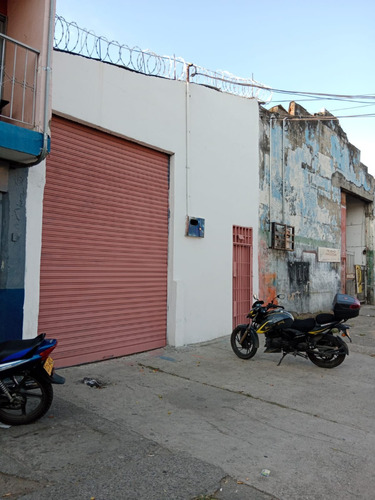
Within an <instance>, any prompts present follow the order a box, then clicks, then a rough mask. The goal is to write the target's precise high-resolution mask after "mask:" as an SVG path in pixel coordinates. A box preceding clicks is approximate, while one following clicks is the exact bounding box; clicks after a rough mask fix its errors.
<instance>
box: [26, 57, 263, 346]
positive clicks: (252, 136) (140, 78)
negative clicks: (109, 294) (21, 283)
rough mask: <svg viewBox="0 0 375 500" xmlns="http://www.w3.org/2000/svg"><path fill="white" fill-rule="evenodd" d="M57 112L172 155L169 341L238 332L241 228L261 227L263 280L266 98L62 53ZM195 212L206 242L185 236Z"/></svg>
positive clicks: (56, 75)
mask: <svg viewBox="0 0 375 500" xmlns="http://www.w3.org/2000/svg"><path fill="white" fill-rule="evenodd" d="M52 108H53V111H54V112H55V113H57V114H59V115H61V116H64V117H67V118H70V119H72V120H75V121H78V122H81V123H84V124H87V125H91V126H93V127H96V128H99V129H102V130H105V131H107V132H111V133H114V134H116V135H119V136H121V137H124V138H127V139H130V140H133V141H137V142H140V143H142V144H145V145H148V146H150V147H153V148H156V149H160V150H162V151H165V152H168V153H170V154H171V184H170V212H171V219H170V235H169V265H168V273H169V277H168V332H167V335H168V342H169V343H170V344H172V345H183V344H188V343H194V342H199V341H204V340H209V339H212V338H216V337H219V336H221V335H225V334H228V333H230V331H231V326H232V226H233V225H242V226H248V227H253V228H254V265H253V268H254V278H253V285H254V289H255V290H254V291H257V283H258V271H257V269H258V266H257V262H258V254H257V245H258V242H257V233H258V205H259V201H258V185H259V181H258V172H259V159H258V158H259V154H258V136H259V130H258V126H259V125H258V104H257V102H256V101H255V100H251V99H245V98H241V97H236V96H232V95H229V94H224V93H221V92H218V91H215V90H212V89H209V88H206V87H203V86H198V85H191V84H190V85H188V84H186V83H185V82H177V81H171V80H166V79H162V78H156V77H148V76H144V75H140V74H137V73H134V72H130V71H127V70H124V69H122V68H118V67H115V66H112V65H109V64H104V63H100V62H98V61H93V60H89V59H85V58H83V57H80V56H74V55H70V54H67V53H62V52H54V61H53V96H52ZM51 148H52V150H53V137H52V143H51ZM187 212H188V214H189V215H191V216H195V217H203V218H205V220H206V234H205V238H203V239H198V238H187V237H185V218H186V215H187ZM36 239H37V238H36ZM145 307H146V305H145ZM150 321H151V322H152V318H150Z"/></svg>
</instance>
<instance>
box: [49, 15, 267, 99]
mask: <svg viewBox="0 0 375 500" xmlns="http://www.w3.org/2000/svg"><path fill="white" fill-rule="evenodd" d="M54 48H55V49H58V50H61V51H64V52H70V53H74V54H79V55H82V56H85V57H88V58H90V59H97V60H99V61H103V62H108V63H111V64H115V65H118V66H123V67H125V68H128V69H131V70H133V71H137V72H138V73H142V74H145V75H151V76H159V77H162V78H168V79H171V80H182V81H190V82H192V83H197V84H200V85H206V86H210V87H214V88H215V89H218V90H221V91H222V92H228V93H231V94H235V95H240V96H242V97H248V98H254V99H257V100H259V101H262V102H269V101H270V100H271V98H272V92H271V90H270V89H269V88H268V87H267V86H265V85H262V84H261V83H259V82H256V81H255V80H253V79H252V78H250V79H245V78H239V77H236V76H234V75H231V74H230V73H228V72H226V71H211V70H207V69H205V68H202V67H200V66H196V65H195V64H191V63H187V62H186V61H184V60H183V59H182V58H180V57H175V56H173V57H170V56H159V55H158V54H155V53H154V52H152V51H150V50H142V49H140V48H139V47H129V46H128V45H124V44H120V43H119V42H117V41H113V40H112V41H110V40H108V39H107V38H105V37H103V36H97V35H95V33H94V32H92V31H88V30H86V29H83V28H80V27H79V26H78V25H77V24H76V23H74V22H68V21H66V20H65V19H64V18H63V17H61V16H56V18H55V39H54Z"/></svg>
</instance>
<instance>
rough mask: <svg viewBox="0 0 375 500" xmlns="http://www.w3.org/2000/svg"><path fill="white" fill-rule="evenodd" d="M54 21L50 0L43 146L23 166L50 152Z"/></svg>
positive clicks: (51, 1)
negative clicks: (49, 123)
mask: <svg viewBox="0 0 375 500" xmlns="http://www.w3.org/2000/svg"><path fill="white" fill-rule="evenodd" d="M54 22H55V9H54V0H50V5H49V20H48V38H47V57H46V66H45V68H44V70H45V72H46V78H45V88H44V115H43V146H42V149H41V150H40V153H39V155H38V156H37V159H36V160H35V161H34V162H32V163H28V164H27V165H25V164H18V165H19V166H22V167H25V166H27V167H33V166H34V165H38V163H40V162H42V161H43V160H45V158H46V157H47V154H48V121H49V106H48V104H49V94H50V89H51V73H52V67H51V64H52V50H53V31H54Z"/></svg>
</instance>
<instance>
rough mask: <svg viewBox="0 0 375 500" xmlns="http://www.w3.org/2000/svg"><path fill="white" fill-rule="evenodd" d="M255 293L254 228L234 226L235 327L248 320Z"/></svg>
mask: <svg viewBox="0 0 375 500" xmlns="http://www.w3.org/2000/svg"><path fill="white" fill-rule="evenodd" d="M252 295H253V230H252V228H251V227H241V226H233V328H234V327H235V326H236V325H238V324H241V323H245V322H246V315H247V313H248V312H249V310H250V307H251V304H252Z"/></svg>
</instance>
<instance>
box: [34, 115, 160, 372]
mask: <svg viewBox="0 0 375 500" xmlns="http://www.w3.org/2000/svg"><path fill="white" fill-rule="evenodd" d="M52 141H53V148H52V153H51V155H50V156H49V157H48V160H47V181H46V188H45V195H44V214H43V240H42V261H41V286H40V312H39V331H46V332H47V334H48V336H50V337H55V338H57V339H58V340H59V346H58V348H57V349H56V351H55V358H56V361H57V366H68V365H72V364H78V363H83V362H88V361H96V360H100V359H105V358H109V357H113V356H122V355H125V354H131V353H135V352H141V351H145V350H149V349H154V348H157V347H161V346H164V345H165V343H166V308H167V258H168V256H167V250H168V168H169V167H168V164H169V163H168V161H169V159H168V156H167V155H166V154H164V153H160V152H157V151H154V150H151V149H149V148H146V147H143V146H140V145H138V144H135V143H131V142H129V141H126V140H124V139H120V138H118V137H115V136H111V135H109V134H106V133H103V132H100V131H97V130H94V129H91V128H89V127H85V126H82V125H79V124H77V123H74V122H70V121H68V120H65V119H62V118H58V117H55V116H54V117H53V119H52Z"/></svg>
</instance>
